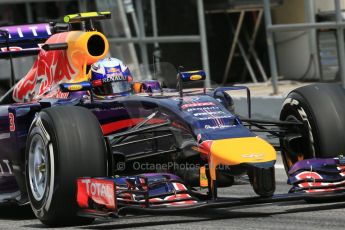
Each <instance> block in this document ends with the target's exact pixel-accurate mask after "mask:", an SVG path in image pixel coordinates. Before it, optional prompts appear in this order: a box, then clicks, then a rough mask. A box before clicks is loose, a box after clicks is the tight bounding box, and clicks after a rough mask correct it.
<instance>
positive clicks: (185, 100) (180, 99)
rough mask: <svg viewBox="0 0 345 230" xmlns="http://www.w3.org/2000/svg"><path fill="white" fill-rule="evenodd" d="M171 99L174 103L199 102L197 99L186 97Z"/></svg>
mask: <svg viewBox="0 0 345 230" xmlns="http://www.w3.org/2000/svg"><path fill="white" fill-rule="evenodd" d="M171 99H172V100H174V101H184V102H195V101H199V100H200V98H199V97H188V96H185V97H183V98H181V97H173V98H171Z"/></svg>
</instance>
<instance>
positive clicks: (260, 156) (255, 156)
mask: <svg viewBox="0 0 345 230" xmlns="http://www.w3.org/2000/svg"><path fill="white" fill-rule="evenodd" d="M242 157H243V158H251V159H256V160H261V159H263V158H264V154H262V153H250V154H243V155H242Z"/></svg>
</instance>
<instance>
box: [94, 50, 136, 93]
mask: <svg viewBox="0 0 345 230" xmlns="http://www.w3.org/2000/svg"><path fill="white" fill-rule="evenodd" d="M132 80H133V79H132V75H131V72H130V71H129V69H128V67H127V66H126V65H124V64H123V63H122V61H120V60H119V59H116V58H112V57H109V58H104V59H101V60H99V61H98V62H96V63H94V64H92V65H91V83H92V86H93V93H94V94H95V95H96V96H101V97H104V96H121V95H128V94H129V93H130V92H131V90H132V88H131V84H130V82H131V81H132Z"/></svg>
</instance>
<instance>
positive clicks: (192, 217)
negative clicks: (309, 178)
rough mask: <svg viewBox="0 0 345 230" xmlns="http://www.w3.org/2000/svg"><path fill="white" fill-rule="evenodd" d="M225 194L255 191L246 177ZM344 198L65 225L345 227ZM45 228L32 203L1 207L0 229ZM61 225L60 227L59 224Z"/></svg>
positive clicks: (282, 186)
mask: <svg viewBox="0 0 345 230" xmlns="http://www.w3.org/2000/svg"><path fill="white" fill-rule="evenodd" d="M277 166H278V167H277V169H276V179H277V192H276V193H285V192H287V191H288V189H289V186H288V185H286V176H285V172H284V170H283V169H282V165H281V162H278V164H277ZM220 195H222V196H225V195H226V196H237V197H242V196H251V195H254V192H252V189H251V187H250V185H249V184H248V183H247V182H246V181H245V180H243V181H242V180H239V181H238V185H236V186H234V187H232V188H227V189H222V190H221V191H220ZM344 211H345V200H344V201H339V202H336V203H335V202H333V203H314V204H307V203H305V202H304V201H298V202H292V203H291V202H290V203H280V204H273V205H268V206H257V207H250V208H248V207H246V208H244V207H236V208H232V209H220V210H204V211H202V212H198V213H192V214H187V215H186V214H185V215H183V216H148V215H145V216H127V217H123V218H119V219H114V220H113V221H105V220H97V221H95V222H94V223H93V224H92V225H86V226H76V227H68V228H66V229H132V228H137V229H294V230H295V229H313V230H316V229H344V226H345V218H344ZM41 228H45V226H44V225H42V224H41V223H40V222H39V221H38V220H37V219H35V217H34V215H33V214H32V212H31V210H30V207H16V208H15V207H0V229H41ZM60 229H61V228H60Z"/></svg>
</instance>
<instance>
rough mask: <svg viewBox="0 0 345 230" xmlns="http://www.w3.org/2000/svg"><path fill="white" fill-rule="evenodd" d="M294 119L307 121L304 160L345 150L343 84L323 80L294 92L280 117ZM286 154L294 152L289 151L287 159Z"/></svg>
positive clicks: (284, 119)
mask: <svg viewBox="0 0 345 230" xmlns="http://www.w3.org/2000/svg"><path fill="white" fill-rule="evenodd" d="M294 119H297V120H299V121H302V122H303V123H304V126H303V129H302V130H301V135H302V141H301V142H299V144H300V145H301V148H300V149H302V151H303V155H304V159H306V158H312V157H320V158H329V157H336V156H338V155H340V154H344V153H345V145H344V141H345V91H344V89H343V88H342V87H341V85H338V84H332V83H320V84H312V85H308V86H304V87H301V88H298V89H295V90H294V91H292V92H291V93H290V94H289V95H288V96H287V98H286V99H285V101H284V103H283V107H282V110H281V113H280V120H283V121H286V120H289V121H293V120H294ZM284 154H291V152H289V151H286V150H285V152H283V160H284ZM285 160H286V159H285ZM284 163H286V162H284Z"/></svg>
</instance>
